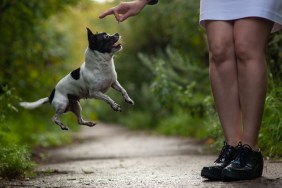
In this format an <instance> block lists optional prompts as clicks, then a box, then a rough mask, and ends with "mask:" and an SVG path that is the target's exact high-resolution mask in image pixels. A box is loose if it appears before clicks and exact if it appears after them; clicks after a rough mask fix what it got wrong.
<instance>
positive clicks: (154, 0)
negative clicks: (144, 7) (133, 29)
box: [147, 0, 158, 5]
mask: <svg viewBox="0 0 282 188" xmlns="http://www.w3.org/2000/svg"><path fill="white" fill-rule="evenodd" d="M157 3H158V0H147V4H148V5H155V4H157Z"/></svg>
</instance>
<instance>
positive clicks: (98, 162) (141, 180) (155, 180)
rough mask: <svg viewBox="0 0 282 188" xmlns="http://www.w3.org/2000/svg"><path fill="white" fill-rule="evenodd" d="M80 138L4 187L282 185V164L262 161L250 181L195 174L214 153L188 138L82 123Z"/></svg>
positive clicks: (155, 187)
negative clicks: (258, 172) (29, 174)
mask: <svg viewBox="0 0 282 188" xmlns="http://www.w3.org/2000/svg"><path fill="white" fill-rule="evenodd" d="M78 137H79V142H76V143H74V144H72V145H69V146H67V147H63V148H58V149H54V150H50V151H48V161H47V163H46V164H42V165H40V166H38V168H37V171H38V172H40V175H39V176H38V177H36V178H34V179H30V180H25V181H19V180H17V181H5V182H3V181H2V183H1V184H0V187H1V185H2V186H3V187H79V188H80V187H86V188H88V187H93V188H111V187H114V188H127V187H132V188H139V187H142V188H143V187H144V188H147V187H148V188H151V187H152V188H170V187H172V188H178V187H183V188H184V187H185V188H190V187H198V188H201V187H208V188H209V187H216V188H218V187H228V188H229V187H235V188H236V187H238V188H241V187H256V188H259V187H263V188H265V187H271V188H275V187H279V188H281V187H282V163H281V161H280V162H279V161H277V162H269V161H266V162H265V168H264V174H263V177H261V178H258V179H256V180H252V181H238V182H220V181H207V180H205V179H203V178H202V177H201V176H200V171H201V169H202V167H203V166H204V165H207V164H210V163H211V162H212V161H214V160H215V158H216V156H213V155H207V154H205V153H204V152H203V149H202V145H201V144H200V143H197V142H195V141H194V140H192V139H187V138H178V137H164V136H156V135H150V134H148V133H144V132H131V131H128V130H127V129H125V128H123V127H120V126H114V125H105V124H98V125H96V126H95V127H93V128H88V127H85V128H83V129H82V131H81V132H80V133H79V134H78Z"/></svg>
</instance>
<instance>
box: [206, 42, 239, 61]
mask: <svg viewBox="0 0 282 188" xmlns="http://www.w3.org/2000/svg"><path fill="white" fill-rule="evenodd" d="M232 49H233V46H232V45H231V44H230V45H228V44H222V43H218V44H212V45H210V49H209V54H210V55H209V59H210V62H211V63H215V64H217V65H219V64H221V63H223V62H225V61H228V59H230V58H233V57H234V52H233V50H232Z"/></svg>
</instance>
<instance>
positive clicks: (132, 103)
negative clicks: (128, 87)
mask: <svg viewBox="0 0 282 188" xmlns="http://www.w3.org/2000/svg"><path fill="white" fill-rule="evenodd" d="M125 102H127V103H129V104H131V105H134V101H133V100H132V99H131V98H127V99H125Z"/></svg>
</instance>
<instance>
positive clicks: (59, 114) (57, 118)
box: [52, 111, 69, 130]
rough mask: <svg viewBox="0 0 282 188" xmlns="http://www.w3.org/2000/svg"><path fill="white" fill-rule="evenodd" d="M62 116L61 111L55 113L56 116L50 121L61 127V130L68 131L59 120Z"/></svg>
mask: <svg viewBox="0 0 282 188" xmlns="http://www.w3.org/2000/svg"><path fill="white" fill-rule="evenodd" d="M62 114H63V112H61V111H56V114H55V115H54V116H53V117H52V120H53V122H54V123H56V124H57V125H59V126H60V127H61V129H62V130H69V128H68V127H67V126H66V125H64V124H63V123H62V122H61V120H60V116H61V115H62Z"/></svg>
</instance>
